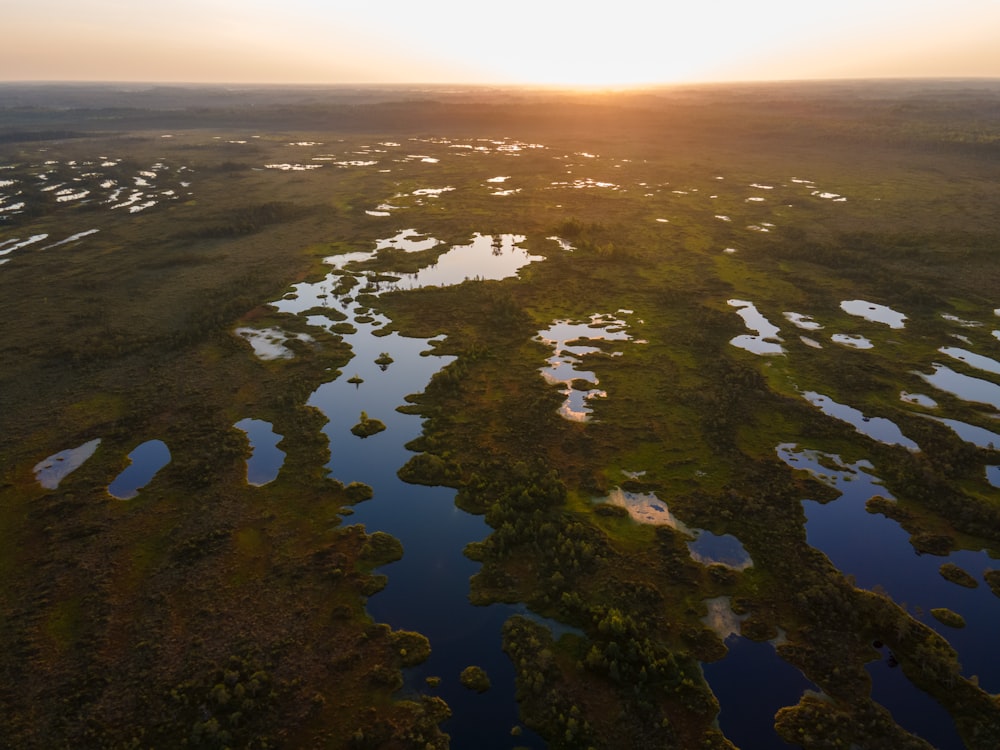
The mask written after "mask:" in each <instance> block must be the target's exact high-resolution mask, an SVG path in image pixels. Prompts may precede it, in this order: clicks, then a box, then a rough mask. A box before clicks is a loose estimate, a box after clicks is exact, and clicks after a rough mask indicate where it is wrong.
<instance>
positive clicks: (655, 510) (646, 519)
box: [602, 487, 694, 534]
mask: <svg viewBox="0 0 1000 750" xmlns="http://www.w3.org/2000/svg"><path fill="white" fill-rule="evenodd" d="M602 502H604V503H607V504H608V505H616V506H618V507H619V508H625V510H627V511H628V514H629V516H631V517H632V519H633V520H634V521H638V522H639V523H648V524H655V525H658V526H669V527H671V528H673V529H677V530H678V531H682V532H684V533H685V534H694V532H693V531H691V529H689V528H688V527H687V526H685V525H684V522H683V521H680V520H678V519H677V518H676V517H674V515H673V514H672V513H671V512H670V510H669V509H668V508H667V504H666V503H665V502H663V501H662V500H660V499H659V498H658V497H657V496H656V495H655V494H654V493H652V492H627V491H626V490H623V489H621V488H620V487H616V488H615V489H613V490H612V491H611V492H610V493H608V496H607V497H606V498H603V500H602Z"/></svg>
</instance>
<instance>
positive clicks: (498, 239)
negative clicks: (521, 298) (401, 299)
mask: <svg viewBox="0 0 1000 750" xmlns="http://www.w3.org/2000/svg"><path fill="white" fill-rule="evenodd" d="M524 239H525V238H524V236H523V235H520V234H502V235H488V234H487V235H483V234H476V235H474V236H473V238H472V242H471V243H470V244H468V245H455V246H453V247H452V248H451V249H450V250H449V251H448V252H446V253H444V254H443V255H440V256H438V259H437V261H436V262H435V264H434V265H433V266H428V267H427V268H421V269H420V270H419V271H417V272H416V273H412V274H401V275H400V276H401V278H400V279H399V280H398V281H396V282H395V283H392V284H389V285H388V286H389V288H392V289H418V288H420V287H425V286H451V285H454V284H461V283H462V282H464V281H471V280H484V281H485V280H491V281H499V280H500V279H506V278H508V277H510V276H514V275H516V274H517V272H518V271H519V270H520V269H521V268H523V267H524V266H526V265H528V264H529V263H534V262H536V261H540V260H545V258H544V257H543V256H541V255H531V254H530V253H528V251H527V250H525V249H524V248H522V247H518V245H519V244H520V243H521V242H523V241H524Z"/></svg>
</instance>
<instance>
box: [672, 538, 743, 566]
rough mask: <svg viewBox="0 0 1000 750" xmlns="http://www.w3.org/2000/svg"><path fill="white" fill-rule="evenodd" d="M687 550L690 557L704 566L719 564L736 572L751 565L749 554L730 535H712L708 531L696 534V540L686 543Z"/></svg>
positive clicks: (737, 540)
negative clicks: (734, 569)
mask: <svg viewBox="0 0 1000 750" xmlns="http://www.w3.org/2000/svg"><path fill="white" fill-rule="evenodd" d="M688 550H690V552H691V557H693V558H694V559H695V560H697V561H698V562H700V563H703V564H705V565H709V564H710V563H721V564H722V565H727V566H729V567H730V568H736V569H737V570H742V569H743V568H749V567H750V566H752V565H753V560H751V559H750V553H748V552H747V551H746V550H745V549H744V548H743V545H742V544H741V543H740V540H739V539H737V538H736V537H734V536H733V535H732V534H713V533H711V532H710V531H701V532H699V533H698V538H697V539H695V540H694V541H693V542H688Z"/></svg>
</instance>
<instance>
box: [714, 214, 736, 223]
mask: <svg viewBox="0 0 1000 750" xmlns="http://www.w3.org/2000/svg"><path fill="white" fill-rule="evenodd" d="M715 218H716V219H718V220H719V221H732V219H731V218H730V217H728V216H726V215H725V214H716V215H715Z"/></svg>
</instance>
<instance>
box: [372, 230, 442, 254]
mask: <svg viewBox="0 0 1000 750" xmlns="http://www.w3.org/2000/svg"><path fill="white" fill-rule="evenodd" d="M440 244H441V240H439V239H436V238H434V237H423V236H422V235H421V233H420V232H418V231H417V230H416V229H401V230H400V231H399V232H397V233H396V234H395V235H394V236H392V237H389V238H387V239H383V240H376V241H375V249H376V250H381V249H383V248H387V247H392V248H396V249H397V250H405V251H406V252H408V253H419V252H422V251H424V250H430V249H432V248H435V247H437V246H438V245H440Z"/></svg>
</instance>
